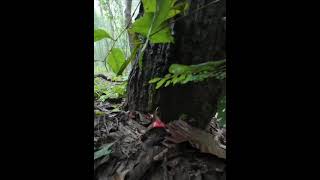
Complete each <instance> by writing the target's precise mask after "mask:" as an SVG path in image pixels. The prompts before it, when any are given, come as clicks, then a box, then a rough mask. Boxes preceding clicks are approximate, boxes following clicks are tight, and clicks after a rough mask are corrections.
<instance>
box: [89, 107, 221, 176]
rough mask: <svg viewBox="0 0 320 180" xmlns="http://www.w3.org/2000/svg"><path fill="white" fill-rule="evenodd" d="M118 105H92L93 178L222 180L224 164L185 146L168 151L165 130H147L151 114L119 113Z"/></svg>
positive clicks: (121, 111)
mask: <svg viewBox="0 0 320 180" xmlns="http://www.w3.org/2000/svg"><path fill="white" fill-rule="evenodd" d="M122 103H123V101H122V102H120V103H119V102H117V103H110V102H105V103H102V102H95V119H94V150H95V161H94V163H95V164H94V172H95V179H97V180H102V179H110V180H113V179H114V180H124V179H126V180H130V179H134V180H140V179H145V180H153V179H155V180H156V179H159V180H160V179H168V180H169V179H170V180H171V179H172V180H175V179H179V180H180V179H181V180H184V179H197V180H201V179H204V180H206V179H210V180H215V179H224V178H225V162H224V160H222V159H219V158H217V157H216V156H213V155H211V154H205V153H200V152H199V150H198V149H195V148H193V147H191V146H190V145H189V144H188V143H181V144H179V146H175V147H173V148H168V147H166V146H165V145H163V144H162V142H163V140H164V137H165V136H166V135H167V134H166V131H165V130H164V129H161V128H156V129H148V127H150V124H151V123H152V119H153V118H152V114H142V113H140V112H136V111H133V112H129V111H123V110H121V106H122Z"/></svg>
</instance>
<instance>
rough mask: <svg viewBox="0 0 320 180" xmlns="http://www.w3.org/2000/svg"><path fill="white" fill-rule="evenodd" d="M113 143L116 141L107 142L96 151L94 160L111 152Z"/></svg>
mask: <svg viewBox="0 0 320 180" xmlns="http://www.w3.org/2000/svg"><path fill="white" fill-rule="evenodd" d="M113 144H114V142H113V143H110V144H107V145H106V146H104V147H103V148H102V149H101V150H99V151H96V152H94V160H96V159H98V158H100V157H102V156H105V155H109V154H110V153H111V150H110V147H111V146H112V145H113Z"/></svg>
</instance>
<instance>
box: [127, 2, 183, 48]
mask: <svg viewBox="0 0 320 180" xmlns="http://www.w3.org/2000/svg"><path fill="white" fill-rule="evenodd" d="M176 1H177V0H165V1H164V0H143V1H142V2H143V6H144V12H145V13H144V15H143V16H142V17H141V18H139V19H138V20H137V21H135V22H134V24H133V26H132V28H131V29H130V31H132V32H136V33H140V34H141V35H143V36H145V37H146V38H148V39H150V42H151V43H172V42H173V37H172V35H171V30H170V29H169V27H168V19H170V18H172V17H174V16H175V15H177V14H179V13H180V12H181V8H180V7H184V8H185V6H186V4H187V2H186V1H184V3H183V4H179V5H178V6H175V3H176ZM150 34H151V36H150V37H149V35H150Z"/></svg>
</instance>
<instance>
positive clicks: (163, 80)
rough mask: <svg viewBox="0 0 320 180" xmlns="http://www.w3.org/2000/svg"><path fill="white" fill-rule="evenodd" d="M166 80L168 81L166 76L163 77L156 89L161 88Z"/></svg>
mask: <svg viewBox="0 0 320 180" xmlns="http://www.w3.org/2000/svg"><path fill="white" fill-rule="evenodd" d="M166 81H167V79H166V78H163V79H161V81H159V82H158V83H157V86H156V89H159V88H160V87H161V86H162V85H163V83H165V82H166Z"/></svg>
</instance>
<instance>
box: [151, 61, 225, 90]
mask: <svg viewBox="0 0 320 180" xmlns="http://www.w3.org/2000/svg"><path fill="white" fill-rule="evenodd" d="M225 63H226V60H220V61H209V62H206V63H201V64H196V65H183V64H172V65H171V66H170V67H169V74H167V75H166V76H165V77H164V78H159V77H156V78H154V79H151V80H150V81H149V83H157V85H156V89H159V88H160V87H162V86H163V84H164V83H165V82H166V84H165V87H167V86H169V85H170V84H173V85H175V84H177V83H178V84H186V83H188V82H199V81H203V80H205V79H208V78H216V79H224V78H225V75H226V72H225V70H226V66H225Z"/></svg>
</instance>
